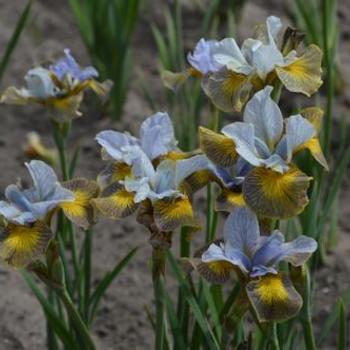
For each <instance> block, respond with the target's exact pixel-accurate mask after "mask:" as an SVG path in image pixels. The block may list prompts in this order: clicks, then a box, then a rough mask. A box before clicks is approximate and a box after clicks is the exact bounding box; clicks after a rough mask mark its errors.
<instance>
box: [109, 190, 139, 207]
mask: <svg viewBox="0 0 350 350" xmlns="http://www.w3.org/2000/svg"><path fill="white" fill-rule="evenodd" d="M134 197H135V193H134V192H128V191H126V190H121V191H118V192H117V193H116V194H114V195H112V196H111V197H110V198H111V200H112V201H113V202H114V204H115V205H116V206H117V207H118V208H129V207H131V206H132V205H134Z"/></svg>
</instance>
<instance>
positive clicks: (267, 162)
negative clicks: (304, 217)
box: [200, 86, 327, 219]
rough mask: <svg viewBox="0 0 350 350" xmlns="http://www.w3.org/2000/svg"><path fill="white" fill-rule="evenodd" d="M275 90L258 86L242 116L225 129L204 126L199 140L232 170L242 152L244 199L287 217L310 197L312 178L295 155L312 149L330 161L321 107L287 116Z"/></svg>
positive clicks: (260, 209) (268, 212)
mask: <svg viewBox="0 0 350 350" xmlns="http://www.w3.org/2000/svg"><path fill="white" fill-rule="evenodd" d="M271 91H272V87H271V86H267V87H265V88H264V89H263V90H261V91H259V92H257V93H256V94H255V95H254V96H253V97H252V99H251V100H250V101H249V102H248V103H247V105H246V108H245V110H244V115H243V122H234V123H231V124H229V125H227V126H225V127H224V128H223V129H222V130H221V134H220V133H214V132H212V131H210V130H207V129H205V128H200V144H201V148H202V150H203V151H204V153H205V154H206V155H207V156H208V158H209V159H210V160H211V161H212V162H214V163H215V164H217V165H219V166H221V167H224V168H228V170H227V171H228V174H230V167H232V166H233V165H234V164H235V162H236V161H237V159H238V157H240V159H241V162H242V160H243V161H244V162H243V166H244V167H245V170H244V174H243V175H244V179H243V178H242V177H241V178H240V180H241V188H242V193H243V198H244V201H245V203H246V204H247V205H248V206H249V207H250V208H251V209H253V210H254V212H256V213H257V214H259V215H262V216H267V217H276V218H281V219H282V218H288V217H292V216H295V215H297V214H299V213H300V212H301V211H302V210H303V209H304V207H305V206H306V205H307V203H308V198H307V192H306V191H307V188H308V186H309V182H310V179H311V178H310V177H309V176H307V175H305V174H304V173H303V172H302V171H301V170H299V169H298V168H297V166H296V165H295V164H293V162H292V160H293V157H294V156H295V155H296V154H297V153H298V152H300V151H302V150H305V149H308V150H309V151H310V152H311V154H312V155H313V156H314V158H315V159H316V160H317V161H318V162H319V163H320V164H321V165H322V166H324V167H325V168H326V169H327V162H326V160H325V158H324V155H323V153H322V150H321V146H320V143H319V140H318V131H319V126H320V119H321V118H322V114H321V113H320V110H319V109H317V108H308V109H306V110H305V111H304V112H301V114H297V115H292V116H290V117H289V118H286V119H283V117H282V113H281V111H280V109H279V107H278V105H277V104H276V103H275V102H274V101H273V100H272V99H271V97H270V94H271ZM303 114H304V116H303ZM244 163H248V164H249V166H248V167H247V165H246V164H244ZM241 166H242V165H241ZM241 171H242V170H241ZM241 175H242V174H241ZM224 177H225V176H223V175H221V178H224ZM227 177H228V175H227V176H226V180H225V182H226V183H227V181H228V180H227ZM233 177H235V176H233Z"/></svg>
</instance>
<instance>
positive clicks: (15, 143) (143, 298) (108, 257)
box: [0, 0, 350, 350]
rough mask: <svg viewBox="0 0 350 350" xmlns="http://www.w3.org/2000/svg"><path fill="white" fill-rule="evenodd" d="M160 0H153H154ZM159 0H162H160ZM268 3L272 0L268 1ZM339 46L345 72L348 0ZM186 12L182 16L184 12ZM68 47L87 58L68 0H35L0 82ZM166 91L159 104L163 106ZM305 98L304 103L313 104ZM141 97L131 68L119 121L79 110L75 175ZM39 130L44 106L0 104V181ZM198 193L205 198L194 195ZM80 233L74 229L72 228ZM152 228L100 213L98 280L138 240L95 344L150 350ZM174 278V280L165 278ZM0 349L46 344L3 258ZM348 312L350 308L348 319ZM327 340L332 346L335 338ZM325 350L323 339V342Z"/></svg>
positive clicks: (327, 286)
mask: <svg viewBox="0 0 350 350" xmlns="http://www.w3.org/2000/svg"><path fill="white" fill-rule="evenodd" d="M155 2H156V1H149V4H152V5H154V3H155ZM158 3H162V4H163V3H165V1H157V4H158ZM269 3H270V2H269ZM281 3H282V2H281V1H271V4H269V7H270V8H273V9H274V14H277V15H280V16H281V17H283V18H286V6H285V5H281ZM152 5H148V6H147V5H145V6H143V8H142V11H141V20H140V22H139V24H138V28H137V31H136V35H135V38H134V41H133V49H134V56H135V60H134V61H135V66H136V67H137V68H138V69H141V70H142V71H143V73H144V75H145V77H146V79H147V81H148V82H149V86H150V87H151V88H152V90H153V92H154V95H155V96H163V90H164V89H163V87H162V84H161V82H160V79H159V74H158V69H157V54H156V50H155V45H154V43H153V41H152V33H151V29H150V26H149V25H148V23H149V22H148V21H149V19H150V18H152V19H154V20H155V21H157V23H162V22H163V13H162V10H161V8H160V7H159V6H152ZM23 6H24V3H23V2H22V1H7V0H0V9H1V15H0V33H1V34H0V47H2V48H4V47H5V44H6V42H7V40H8V38H9V36H10V34H11V31H12V28H13V27H14V24H15V22H16V18H18V15H19V13H20V11H21V9H22V8H23ZM263 6H266V1H248V4H247V6H246V8H245V10H244V11H243V13H242V17H241V25H240V26H239V28H238V31H239V34H240V35H241V36H242V37H243V36H245V34H246V33H248V34H249V33H250V32H251V28H252V27H253V25H254V24H256V23H259V22H261V21H263V20H264V18H265V17H266V15H268V14H269V13H270V11H268V10H267V9H266V8H264V7H263ZM340 8H341V9H340V12H339V16H340V20H341V38H342V41H341V45H340V57H339V59H340V62H341V67H342V71H343V72H344V73H346V74H344V76H345V77H346V78H347V79H349V77H350V74H349V73H350V56H349V51H350V50H349V49H350V47H349V46H350V40H349V38H350V31H349V18H350V8H349V6H348V4H347V0H343V1H341V4H340ZM186 16H187V17H186ZM196 24H198V14H197V13H196V14H195V12H193V10H191V11H190V10H188V11H187V12H186V13H185V33H186V38H188V40H186V43H187V41H188V45H189V47H191V46H192V45H193V43H194V42H195V41H196V40H197V39H198V37H197V35H198V34H197V32H196V28H197V25H196ZM64 47H70V48H71V49H72V50H73V52H74V54H75V55H76V56H77V57H78V58H79V60H80V61H81V62H82V63H88V62H89V59H88V57H87V56H86V52H85V49H84V46H83V44H82V42H81V40H80V37H79V33H78V30H77V28H76V26H75V23H74V20H73V18H72V16H71V14H70V12H69V8H68V5H67V4H66V2H64V3H63V2H57V1H54V0H41V1H37V2H36V3H35V4H34V9H33V13H32V15H31V20H30V23H29V25H28V28H27V30H26V32H25V33H24V35H23V36H22V38H21V42H20V45H19V46H18V47H17V49H16V51H15V53H14V55H13V57H12V61H11V63H10V66H9V69H8V71H7V72H6V75H5V78H4V79H3V81H2V86H1V89H3V88H4V87H6V86H8V85H10V84H11V85H13V84H17V85H20V84H21V83H22V77H23V75H24V74H25V72H26V70H27V69H28V68H29V66H31V65H32V64H34V63H35V62H40V61H41V60H42V59H43V58H45V59H47V58H48V57H51V56H52V55H54V54H56V53H57V52H58V51H59V50H61V49H62V48H64ZM347 83H348V84H347V85H346V88H345V91H344V94H343V95H342V96H339V97H338V98H337V103H336V104H335V105H336V113H335V115H336V117H337V118H339V116H340V115H341V113H349V106H350V99H349V98H350V92H349V89H350V88H349V86H350V84H349V81H347ZM163 100H164V99H163V98H160V101H161V103H163V104H162V105H161V106H162V107H163V109H166V106H165V105H164V101H163ZM310 103H311V102H309V104H310ZM150 114H151V111H150V110H149V108H148V106H147V103H146V101H145V99H144V97H143V95H142V93H141V91H140V89H139V88H138V82H137V77H136V75H135V76H134V79H132V83H131V89H130V93H129V95H128V100H127V103H126V106H125V112H124V119H123V122H120V123H117V124H114V125H112V122H111V121H110V120H106V119H102V118H101V116H100V115H99V113H98V112H97V111H92V112H91V111H89V112H87V113H86V115H85V116H84V118H81V119H79V120H76V121H75V122H74V127H73V134H72V136H71V139H70V147H71V148H72V149H73V146H74V145H75V144H76V143H77V142H79V143H80V145H81V146H82V149H83V152H82V156H81V159H80V161H79V167H78V175H82V176H86V177H90V178H94V177H95V176H96V174H97V173H98V172H99V171H100V169H101V168H102V167H103V163H102V161H101V160H100V157H99V147H98V146H97V145H96V143H95V142H94V140H93V138H94V135H95V134H96V133H97V132H98V131H99V130H102V129H105V128H110V127H114V128H118V129H120V130H122V129H125V128H126V129H131V130H137V127H138V125H139V123H140V121H141V120H143V119H144V118H145V117H146V116H148V115H150ZM33 130H35V131H37V132H39V133H40V134H41V135H42V136H43V138H44V140H45V142H47V143H49V144H52V140H51V136H50V123H49V120H48V118H46V116H45V114H44V113H43V111H42V110H41V109H39V108H34V107H26V108H20V107H8V106H2V107H1V128H0V164H1V165H2V166H1V169H2V175H1V177H0V188H1V189H2V190H3V189H4V188H5V187H6V185H8V184H9V183H13V182H14V180H15V179H16V178H17V177H22V178H27V175H26V172H25V169H24V167H23V162H24V161H25V157H24V155H23V151H22V144H23V142H24V139H25V135H26V133H27V132H30V131H33ZM349 190H350V189H349V186H345V185H344V187H343V190H342V192H341V205H340V209H341V213H342V214H341V220H340V229H339V234H338V242H339V244H338V245H337V247H336V248H334V250H333V251H332V252H331V253H330V254H329V256H328V257H327V262H326V266H325V267H323V268H322V269H320V270H319V272H318V274H317V283H318V287H317V289H316V295H315V297H314V300H315V310H316V311H315V319H316V320H317V321H321V322H323V320H324V319H325V317H326V315H327V314H328V312H329V310H330V309H331V308H332V305H333V304H334V302H335V301H336V300H337V299H338V297H339V296H341V295H342V293H343V292H344V291H345V290H347V289H348V288H349V285H350V259H349V253H350V245H349V233H350V225H349V222H348V219H347V218H348V215H349V214H350V204H349V200H348V198H349ZM200 201H201V202H202V201H203V198H202V199H201V200H200ZM78 234H80V233H78ZM147 239H148V233H147V232H146V230H145V229H143V228H142V227H141V226H139V225H136V224H135V222H134V219H133V218H130V219H126V220H123V221H121V222H118V223H114V222H111V221H105V220H101V221H100V222H99V224H98V225H97V226H96V229H95V239H94V256H93V275H94V281H95V282H97V281H98V279H99V278H100V277H101V276H102V275H103V273H104V272H105V271H106V270H107V269H109V268H111V267H112V266H113V265H114V264H115V263H116V262H117V261H118V260H120V259H121V258H122V257H123V256H124V255H125V254H126V253H127V252H128V251H129V250H130V249H131V248H133V247H135V246H140V251H139V252H138V254H137V257H136V258H135V259H134V260H133V261H132V263H131V264H130V266H128V268H127V271H125V272H124V273H123V274H122V275H121V276H120V278H119V279H118V281H116V282H115V283H113V285H112V286H111V288H110V289H109V290H108V293H107V295H106V296H105V298H104V300H103V303H102V307H101V309H100V311H99V312H98V315H97V318H96V320H95V322H94V325H93V332H94V335H95V338H96V341H97V343H98V344H99V348H100V349H106V350H107V349H110V350H112V349H113V350H123V349H150V348H152V344H153V332H152V330H151V327H150V324H149V322H148V320H147V316H146V312H145V307H146V306H150V305H151V302H152V285H151V281H150V279H151V278H150V271H149V256H150V247H149V245H148V243H147ZM170 283H171V281H170ZM0 285H1V289H0V290H1V294H0V350H5V349H6V350H15V349H16V350H20V349H25V350H38V349H45V321H44V317H43V314H42V311H41V308H40V306H39V304H38V302H37V300H36V299H35V297H34V296H33V295H32V293H31V292H30V290H29V289H28V287H27V286H26V284H25V283H24V282H23V280H22V278H21V275H20V274H19V273H17V272H16V271H12V270H10V269H8V268H7V267H5V266H4V265H0ZM349 318H350V314H349V313H348V319H349ZM328 344H329V345H328V347H327V349H334V346H333V345H332V344H334V340H332V341H330V342H329V343H328ZM325 349H326V348H325Z"/></svg>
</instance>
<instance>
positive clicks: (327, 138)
mask: <svg viewBox="0 0 350 350" xmlns="http://www.w3.org/2000/svg"><path fill="white" fill-rule="evenodd" d="M329 16H330V3H329V0H322V36H323V50H324V60H325V67H326V81H327V104H326V113H325V125H324V128H323V130H324V140H323V141H324V142H323V145H324V153H325V156H326V157H327V156H328V155H329V152H330V146H331V144H330V143H331V134H332V110H333V97H334V67H333V57H332V51H331V48H330V42H329V38H328V33H329V30H330V28H329V26H330V23H329Z"/></svg>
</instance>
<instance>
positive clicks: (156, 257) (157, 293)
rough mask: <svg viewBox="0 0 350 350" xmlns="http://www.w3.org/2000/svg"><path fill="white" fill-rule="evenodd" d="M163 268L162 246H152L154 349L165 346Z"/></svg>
mask: <svg viewBox="0 0 350 350" xmlns="http://www.w3.org/2000/svg"><path fill="white" fill-rule="evenodd" d="M164 270H165V250H164V249H162V248H153V252H152V281H153V291H154V300H155V308H156V322H155V326H156V329H155V331H156V334H155V347H154V349H155V350H163V349H164V348H165V323H164V320H165V307H164V298H163V284H164V277H163V274H164Z"/></svg>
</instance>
